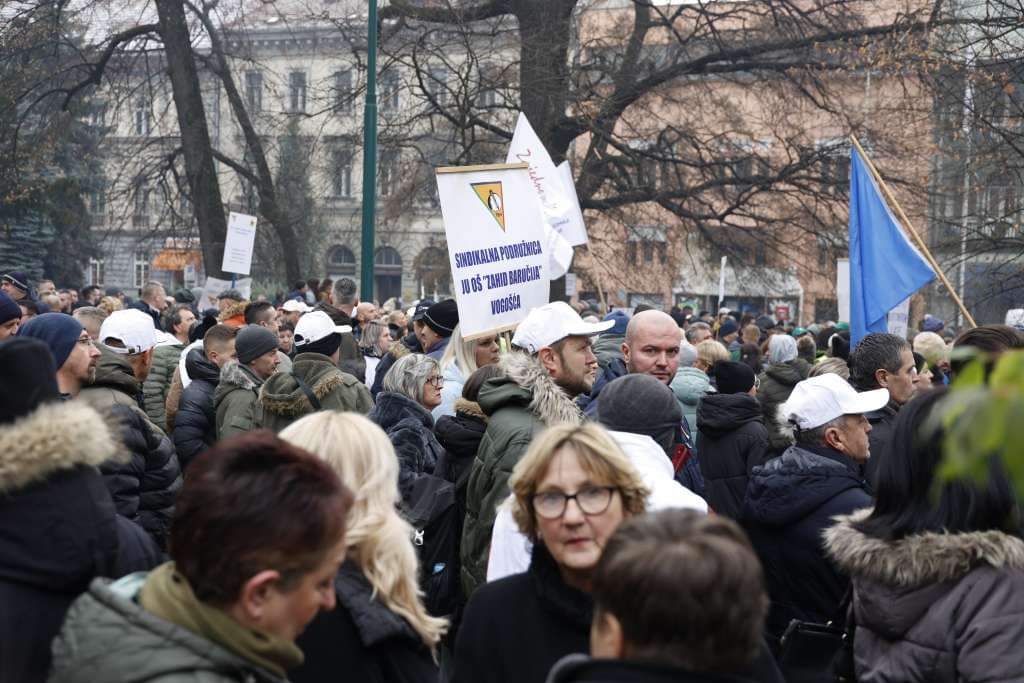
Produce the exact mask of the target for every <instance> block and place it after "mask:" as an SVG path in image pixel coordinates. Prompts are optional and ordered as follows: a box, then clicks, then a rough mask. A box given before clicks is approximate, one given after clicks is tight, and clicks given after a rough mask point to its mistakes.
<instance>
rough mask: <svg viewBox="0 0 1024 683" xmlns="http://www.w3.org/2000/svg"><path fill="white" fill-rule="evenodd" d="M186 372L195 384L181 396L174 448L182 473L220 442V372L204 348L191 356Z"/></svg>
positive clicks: (175, 422)
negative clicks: (216, 399)
mask: <svg viewBox="0 0 1024 683" xmlns="http://www.w3.org/2000/svg"><path fill="white" fill-rule="evenodd" d="M185 369H186V372H188V376H189V377H190V378H192V382H191V383H190V384H189V385H188V386H187V387H186V388H185V390H184V391H183V392H181V401H179V403H178V412H177V413H176V414H175V417H174V446H175V447H176V448H177V449H178V462H180V463H181V469H182V471H184V470H185V469H186V468H187V467H188V466H189V463H191V462H192V461H193V460H195V459H196V456H198V455H199V454H200V453H202V452H203V451H205V450H206V449H207V448H209V447H210V446H212V445H213V444H214V442H215V441H217V413H216V411H215V410H214V409H213V395H214V393H215V392H216V391H217V384H218V383H219V382H220V368H218V367H217V366H216V365H214V364H213V363H212V362H210V360H209V359H207V357H206V354H205V353H203V350H202V349H201V348H197V349H192V350H191V351H189V352H188V355H187V356H185Z"/></svg>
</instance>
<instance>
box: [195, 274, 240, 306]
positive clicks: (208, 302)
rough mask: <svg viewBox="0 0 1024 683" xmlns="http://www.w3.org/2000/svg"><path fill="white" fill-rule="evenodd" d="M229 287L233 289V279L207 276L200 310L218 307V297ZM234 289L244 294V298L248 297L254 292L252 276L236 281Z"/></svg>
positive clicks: (200, 298) (200, 301) (200, 300)
mask: <svg viewBox="0 0 1024 683" xmlns="http://www.w3.org/2000/svg"><path fill="white" fill-rule="evenodd" d="M229 289H232V287H231V280H221V279H219V278H215V277H208V278H206V283H205V284H204V285H203V294H202V296H200V297H199V310H200V311H205V310H206V309H207V308H217V297H218V296H220V294H221V293H222V292H226V291H228V290H229ZM234 289H235V291H237V292H238V293H240V294H241V295H242V298H243V299H248V298H249V296H250V294H251V292H252V278H251V277H244V278H242V279H240V280H237V281H235V286H234Z"/></svg>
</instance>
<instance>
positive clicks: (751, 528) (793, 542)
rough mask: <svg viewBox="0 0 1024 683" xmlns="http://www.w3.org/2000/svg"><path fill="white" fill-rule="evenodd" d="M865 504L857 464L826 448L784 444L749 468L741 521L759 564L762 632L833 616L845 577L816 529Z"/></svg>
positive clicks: (864, 487)
mask: <svg viewBox="0 0 1024 683" xmlns="http://www.w3.org/2000/svg"><path fill="white" fill-rule="evenodd" d="M869 505H871V495H870V494H869V492H868V486H867V484H866V483H865V481H864V479H863V478H862V477H861V474H860V468H859V467H858V465H857V464H856V463H855V462H854V461H853V460H851V459H849V458H847V457H846V456H844V455H843V454H841V453H838V452H836V451H833V450H830V449H827V448H815V449H813V450H811V449H809V448H803V447H800V446H792V447H790V448H789V449H788V450H787V451H786V452H785V453H783V454H782V455H781V456H780V457H778V458H773V459H771V460H769V461H768V462H767V463H765V464H764V465H761V466H758V467H755V468H754V469H753V470H752V471H751V473H750V481H749V484H748V485H747V496H746V500H745V501H744V503H743V511H742V514H741V523H742V525H743V527H744V528H745V529H746V531H747V535H748V536H749V537H750V542H751V543H752V544H753V546H754V550H756V551H757V555H758V557H759V558H760V560H761V565H762V566H763V567H764V574H765V583H766V585H767V588H768V595H769V597H771V601H772V604H771V608H770V610H769V612H768V622H767V625H766V628H767V632H768V634H769V635H771V636H772V637H774V638H775V639H778V638H779V637H781V636H782V633H783V632H784V631H785V629H786V626H788V625H789V622H790V621H791V620H793V619H800V620H802V621H812V622H817V623H824V622H826V621H829V620H831V619H834V618H835V617H837V616H838V612H839V605H840V602H841V601H842V598H843V595H844V593H845V592H846V589H847V587H848V586H849V578H848V577H846V576H844V575H843V574H842V573H841V572H840V571H839V570H838V569H837V568H836V567H835V566H834V565H833V564H832V562H830V561H829V560H828V559H827V558H826V556H825V548H824V540H823V536H822V534H823V533H824V531H825V530H826V529H827V528H828V527H830V526H832V518H833V517H835V516H836V515H845V514H849V513H851V512H853V511H854V510H858V509H860V508H865V507H868V506H869Z"/></svg>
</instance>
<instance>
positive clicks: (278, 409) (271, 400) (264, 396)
mask: <svg viewBox="0 0 1024 683" xmlns="http://www.w3.org/2000/svg"><path fill="white" fill-rule="evenodd" d="M296 378H298V379H301V380H302V381H303V382H305V384H306V387H308V388H309V390H310V391H312V392H313V395H314V396H315V397H316V399H317V401H319V403H320V410H337V411H341V412H354V413H359V414H360V415H366V414H367V413H368V412H370V410H371V409H372V408H373V399H372V398H370V390H369V389H367V388H366V385H365V384H363V383H362V382H360V381H359V380H358V379H356V378H355V377H353V376H352V375H350V374H348V373H347V372H342V371H341V370H339V369H338V366H337V365H335V364H334V361H332V360H331V359H330V358H328V357H327V356H324V355H323V354H319V353H300V354H299V355H297V356H295V359H294V361H293V362H292V371H291V372H289V373H285V372H277V373H275V374H274V375H273V376H271V377H270V379H268V380H267V381H266V382H264V383H263V386H262V387H260V394H259V410H258V411H257V413H258V415H259V422H258V423H257V424H256V425H255V426H257V427H263V428H264V429H270V430H273V431H274V432H275V433H278V432H280V431H281V430H282V429H284V428H285V427H287V426H288V425H290V424H291V423H293V422H295V421H296V420H298V419H299V418H301V417H302V416H304V415H309V414H310V413H313V412H316V410H317V409H316V408H315V407H314V406H313V404H312V403H311V402H310V400H309V397H308V396H306V392H305V391H303V389H302V387H300V386H299V382H298V379H296Z"/></svg>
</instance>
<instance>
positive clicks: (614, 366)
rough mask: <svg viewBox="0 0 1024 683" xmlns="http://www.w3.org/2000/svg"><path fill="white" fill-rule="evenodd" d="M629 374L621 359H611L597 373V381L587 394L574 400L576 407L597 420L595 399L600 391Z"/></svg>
mask: <svg viewBox="0 0 1024 683" xmlns="http://www.w3.org/2000/svg"><path fill="white" fill-rule="evenodd" d="M627 374H629V373H628V372H627V371H626V363H625V361H623V360H622V359H621V358H616V359H612V360H611V361H609V362H608V365H606V366H604V367H603V368H602V369H601V371H600V372H598V373H597V379H595V380H594V386H593V387H591V389H590V393H589V394H581V395H580V396H579V397H578V398H577V399H576V405H578V406H579V407H580V410H582V411H583V414H584V415H586V416H587V417H588V418H590V419H592V420H593V419H597V397H598V396H600V395H601V391H603V390H604V388H605V387H606V386H608V384H609V383H611V382H612V381H614V380H617V379H618V378H620V377H625V376H626V375H627Z"/></svg>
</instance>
